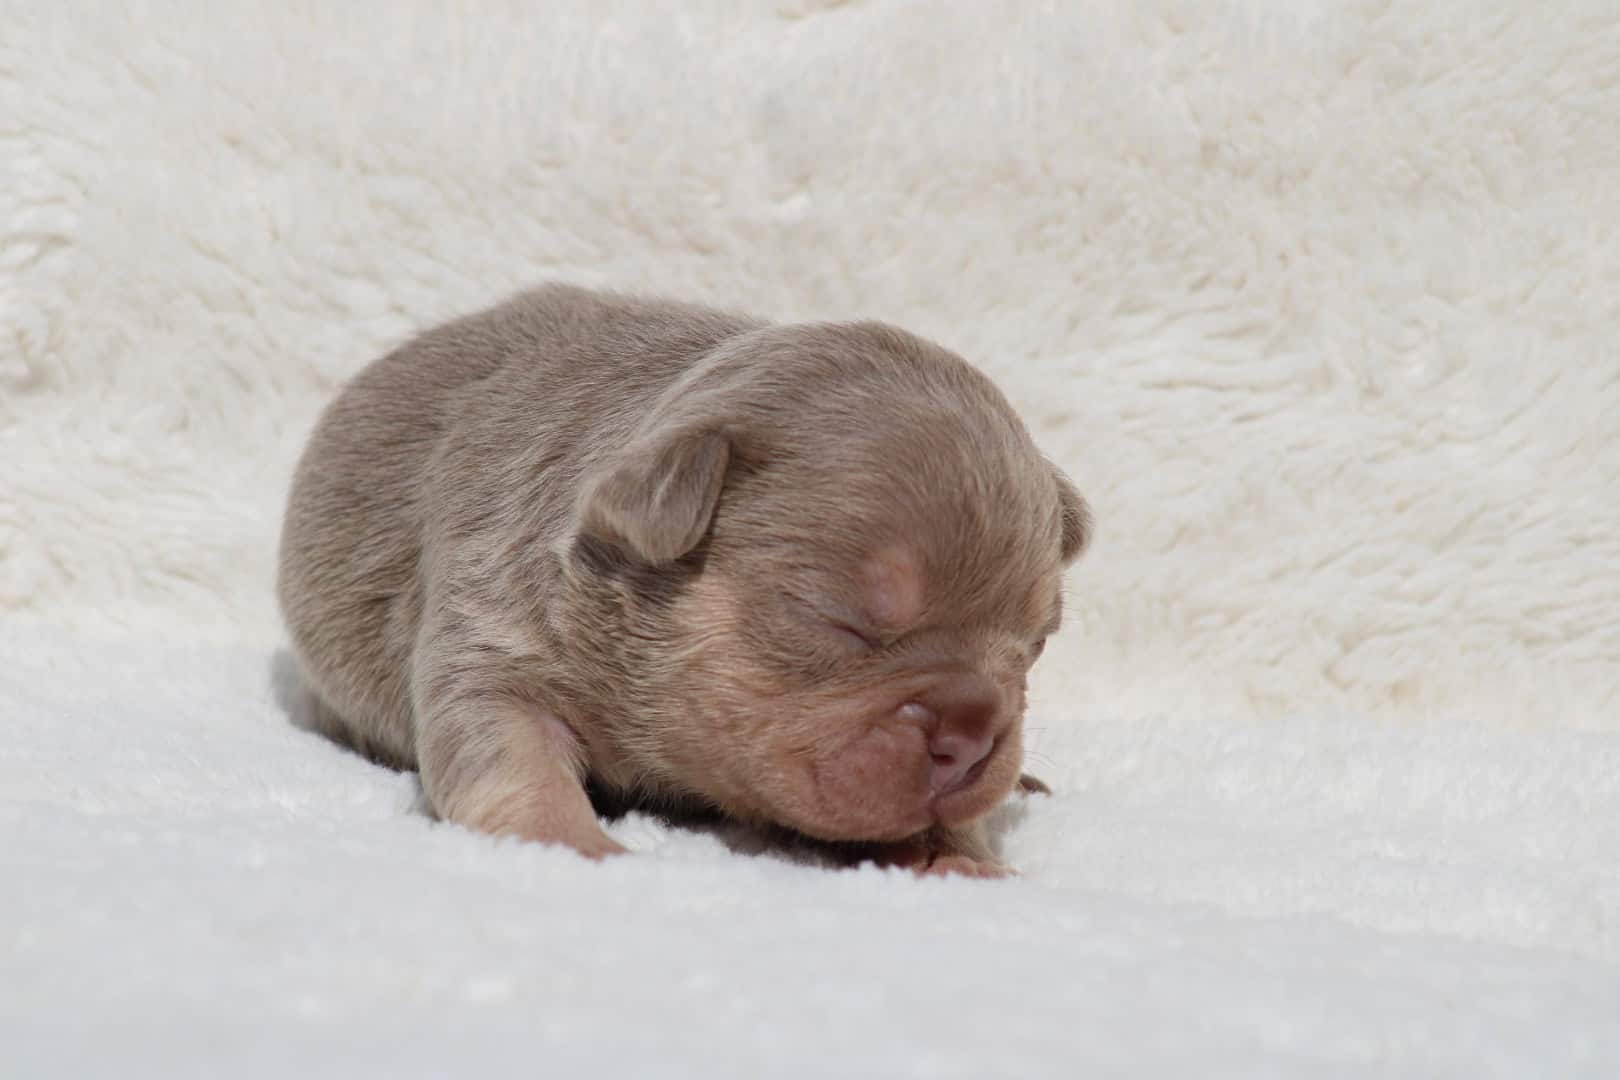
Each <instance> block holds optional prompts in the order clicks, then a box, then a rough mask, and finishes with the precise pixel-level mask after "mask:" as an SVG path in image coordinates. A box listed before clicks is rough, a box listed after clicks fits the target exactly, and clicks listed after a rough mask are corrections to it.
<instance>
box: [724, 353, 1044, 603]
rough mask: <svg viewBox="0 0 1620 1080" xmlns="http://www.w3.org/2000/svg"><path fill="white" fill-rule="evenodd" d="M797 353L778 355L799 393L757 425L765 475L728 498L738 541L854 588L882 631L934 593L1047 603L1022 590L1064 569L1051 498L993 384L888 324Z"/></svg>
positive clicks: (958, 598) (960, 599)
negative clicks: (801, 562) (798, 555)
mask: <svg viewBox="0 0 1620 1080" xmlns="http://www.w3.org/2000/svg"><path fill="white" fill-rule="evenodd" d="M798 344H799V346H800V347H799V348H797V349H789V350H785V351H784V352H782V353H779V354H777V355H776V356H774V357H772V360H771V362H772V363H773V364H775V365H778V371H779V373H780V375H781V376H782V377H784V378H785V377H787V376H790V375H797V376H798V380H799V385H798V386H796V387H795V390H796V391H797V392H795V393H792V394H784V395H782V397H781V398H780V399H779V402H778V403H777V405H776V407H775V408H774V409H772V410H771V412H772V413H774V415H772V416H770V418H769V419H768V420H767V422H766V423H763V424H761V425H760V428H759V431H758V435H757V437H756V439H755V454H754V456H755V460H756V462H757V465H758V467H757V469H756V470H755V472H754V474H753V475H752V477H749V478H744V479H743V480H742V481H741V483H740V487H739V490H738V491H737V493H736V497H735V498H734V499H732V500H728V501H729V503H730V506H729V507H728V509H729V510H730V511H731V512H732V515H730V516H734V517H735V518H736V520H735V521H734V525H736V526H737V527H738V531H739V532H740V533H741V534H742V535H743V536H747V537H749V538H751V539H752V540H753V541H755V542H758V543H761V544H770V545H772V546H779V547H782V548H784V549H786V550H793V549H798V550H801V551H803V552H804V555H803V558H804V559H805V560H806V561H807V562H819V563H821V564H822V565H820V566H818V567H814V568H813V569H820V570H824V571H827V572H831V573H837V574H839V575H840V576H842V577H845V578H847V579H849V580H851V581H852V583H853V584H855V585H857V586H858V587H859V589H860V592H861V595H862V597H863V599H864V602H865V606H866V607H867V609H868V613H869V614H871V615H872V616H873V617H874V618H876V619H878V620H879V621H881V622H883V623H886V624H889V625H896V626H902V625H906V624H909V623H911V622H912V621H914V620H915V619H917V618H918V617H919V616H920V615H921V614H922V613H923V612H924V611H925V609H927V608H928V607H930V605H937V604H938V603H940V601H941V598H942V597H944V598H949V599H950V600H951V601H952V602H953V603H955V604H958V605H960V604H962V603H965V602H967V601H969V600H972V599H974V598H978V599H982V600H983V601H985V602H987V603H1017V604H1020V605H1023V604H1025V603H1026V601H1027V603H1029V604H1037V605H1041V604H1044V603H1046V602H1047V601H1046V600H1045V599H1044V594H1043V596H1042V598H1041V599H1040V600H1036V599H1033V598H1030V597H1027V596H1026V594H1032V592H1033V591H1034V590H1033V588H1032V585H1031V582H1032V580H1033V579H1037V578H1040V579H1045V578H1047V577H1049V576H1050V575H1051V574H1052V573H1054V572H1055V571H1056V569H1057V568H1058V566H1059V562H1060V549H1061V547H1062V536H1061V532H1062V525H1061V510H1060V506H1059V492H1058V489H1057V487H1056V485H1055V480H1054V474H1053V471H1052V470H1051V467H1050V466H1049V465H1048V464H1047V463H1046V462H1045V460H1044V459H1043V458H1042V457H1041V456H1040V454H1039V453H1038V452H1037V450H1036V449H1035V446H1034V444H1033V442H1032V441H1031V440H1030V438H1029V435H1028V433H1027V432H1026V431H1025V429H1024V428H1023V425H1022V423H1021V422H1020V421H1019V420H1018V418H1017V416H1016V414H1014V413H1013V411H1012V409H1011V407H1010V406H1009V405H1008V404H1007V402H1006V400H1005V399H1004V398H1003V397H1002V396H1001V394H1000V392H999V391H997V390H996V389H995V387H994V386H993V385H992V384H991V383H990V382H989V380H988V379H986V378H985V377H984V376H983V375H982V374H980V373H979V372H978V371H976V370H974V369H973V368H971V367H970V366H969V365H968V364H966V362H965V361H962V360H961V359H960V358H957V357H955V356H953V355H951V354H949V353H947V352H945V351H944V350H941V349H938V348H937V347H935V346H931V345H929V344H928V343H926V342H922V341H920V340H918V339H914V338H911V337H910V336H909V335H904V334H901V333H899V332H896V331H893V330H891V329H890V328H887V327H876V328H872V327H865V326H855V327H836V328H823V329H822V332H821V333H820V334H819V335H817V336H816V337H815V338H813V339H811V340H809V341H807V342H806V341H801V342H799V343H798ZM788 569H790V568H788ZM807 569H812V568H810V567H807ZM1047 591H1050V589H1049V588H1048V589H1047Z"/></svg>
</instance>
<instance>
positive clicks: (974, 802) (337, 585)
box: [279, 286, 1089, 875]
mask: <svg viewBox="0 0 1620 1080" xmlns="http://www.w3.org/2000/svg"><path fill="white" fill-rule="evenodd" d="M1088 531H1089V521H1088V516H1087V512H1086V507H1085V504H1084V503H1083V502H1082V500H1081V498H1080V496H1079V495H1078V494H1077V493H1076V492H1075V489H1074V487H1073V486H1072V485H1071V484H1070V483H1069V481H1068V480H1067V479H1065V478H1064V477H1063V476H1062V475H1061V474H1060V473H1059V472H1058V471H1057V470H1056V469H1055V468H1054V467H1053V466H1052V465H1051V464H1049V463H1048V462H1047V461H1046V460H1045V459H1044V458H1043V457H1042V456H1041V454H1040V453H1039V452H1038V451H1037V449H1036V447H1035V445H1034V443H1033V442H1032V441H1031V439H1030V436H1029V433H1028V432H1027V431H1026V430H1025V428H1024V426H1023V424H1022V423H1021V422H1020V421H1019V419H1018V417H1017V416H1016V415H1015V414H1014V412H1013V410H1012V408H1011V407H1010V406H1009V405H1008V403H1007V401H1006V399H1005V398H1004V397H1002V395H1001V394H1000V393H999V392H998V391H997V390H996V389H995V387H994V386H993V385H992V384H991V383H990V382H989V380H988V379H986V378H985V377H984V376H983V375H982V374H981V373H979V372H978V371H977V370H975V369H974V368H973V367H971V366H970V365H968V364H967V363H966V362H965V361H963V360H962V359H960V358H958V357H956V356H954V355H952V354H951V353H949V352H946V351H945V350H943V349H941V348H939V347H938V346H935V345H932V344H930V343H928V342H926V341H923V340H920V339H918V338H916V337H913V336H911V335H909V334H906V333H904V332H902V331H900V330H897V329H894V328H892V327H889V326H886V325H883V324H880V323H845V324H814V325H798V326H781V325H771V324H768V323H764V322H759V321H756V320H753V319H748V318H742V317H738V316H734V315H728V314H723V313H721V312H717V311H710V310H707V309H704V308H699V307H692V306H687V305H682V304H675V303H665V302H656V301H649V300H642V299H633V298H627V297H624V296H617V295H609V294H603V293H595V292H588V291H584V290H581V289H575V288H567V287H561V286H553V287H547V288H542V289H539V290H536V291H533V292H529V293H526V294H523V295H520V296H518V297H516V298H515V299H513V300H511V301H508V302H507V303H505V304H503V305H501V306H499V307H496V308H494V309H492V310H489V311H485V312H483V313H481V314H477V315H473V316H471V317H468V318H464V319H461V320H459V321H456V322H452V323H450V324H448V325H446V326H443V327H440V328H439V329H436V330H433V331H431V332H429V333H426V334H424V335H422V336H421V337H419V338H417V339H415V340H414V341H411V342H410V343H408V344H406V345H405V346H403V347H402V348H400V349H398V350H396V351H395V352H393V353H390V354H389V355H387V356H384V357H383V358H381V359H380V360H377V361H376V362H374V363H373V364H371V365H370V366H369V367H367V368H366V369H365V370H364V371H362V372H361V373H360V374H359V375H358V376H357V377H356V378H355V379H354V380H353V381H352V382H351V383H350V384H349V385H348V386H347V387H346V388H345V389H344V390H343V392H342V393H341V394H340V395H339V396H338V398H337V399H336V400H335V401H334V402H333V403H332V404H331V405H330V406H329V407H328V408H327V410H326V411H325V413H324V414H323V415H322V417H321V419H320V421H319V424H318V425H317V427H316V430H315V433H314V435H313V436H312V438H311V441H310V444H309V446H308V448H307V449H306V450H305V452H304V455H303V458H302V461H301V462H300V464H299V467H298V471H297V475H296V477H295V479H294V482H293V486H292V493H291V497H290V500H289V503H288V507H287V514H286V521H285V526H284V529H283V533H282V538H281V553H280V580H279V593H280V600H281V606H282V610H283V612H284V615H285V617H286V621H287V625H288V628H289V630H290V632H291V636H292V640H293V647H294V651H295V654H296V656H297V657H298V660H299V663H300V665H301V667H302V670H303V674H304V678H305V683H306V685H307V686H308V687H309V688H310V690H311V691H312V693H313V695H314V697H315V698H316V699H317V700H316V701H315V703H314V706H315V709H316V713H317V716H318V726H319V727H321V728H322V729H323V730H324V731H325V732H326V733H328V734H330V735H332V736H334V737H336V738H339V739H341V740H342V741H344V742H346V743H349V744H351V745H353V746H355V747H357V748H359V749H361V750H362V751H364V752H366V753H368V754H370V755H371V756H373V757H375V758H377V759H379V760H382V761H385V762H388V763H391V764H393V765H396V766H399V767H402V768H416V769H419V770H420V772H421V778H422V784H423V788H424V790H425V792H426V794H427V797H428V800H429V801H430V803H431V804H432V807H433V810H434V811H435V813H437V814H438V815H439V816H440V817H441V818H443V819H447V820H449V821H452V822H457V823H460V824H462V825H465V826H467V827H470V828H473V829H478V830H483V831H487V832H492V833H504V834H511V835H515V836H520V837H525V838H528V839H532V840H539V841H544V842H549V843H560V844H567V845H569V846H570V847H572V848H574V849H576V850H577V851H580V852H583V853H584V854H586V855H590V856H603V855H608V854H611V853H614V852H619V851H622V850H624V849H623V848H621V847H620V846H619V845H618V844H617V843H615V842H614V841H613V840H612V839H610V838H609V837H608V836H607V834H606V833H604V832H603V831H602V828H601V826H600V825H599V823H598V821H597V818H596V816H595V812H594V810H593V808H592V805H591V802H590V800H589V798H588V797H587V794H586V786H587V784H589V785H591V786H592V787H593V788H596V789H600V790H601V791H604V792H607V793H609V794H611V795H613V796H615V797H617V798H619V799H621V800H624V801H628V802H631V803H639V804H643V805H652V806H655V807H658V806H661V807H666V808H680V807H691V808H708V809H711V810H718V811H719V812H720V813H721V814H723V815H726V816H729V817H731V818H733V819H737V820H740V821H744V822H750V823H758V824H769V825H775V826H786V827H787V828H789V829H792V830H795V831H797V832H799V833H803V834H805V835H808V836H810V837H814V838H819V839H822V840H829V841H862V842H867V844H869V845H871V848H872V849H873V850H875V851H876V852H877V854H878V855H879V857H881V858H882V859H883V860H885V861H888V862H891V863H899V864H903V865H909V866H913V867H916V868H918V869H923V870H933V871H953V872H960V873H970V874H985V875H994V874H999V873H1002V872H1005V868H1003V867H1002V866H1001V865H1000V864H999V863H998V862H997V861H996V860H995V858H994V857H993V855H992V853H991V851H990V850H989V848H988V846H987V844H986V841H985V837H984V836H983V835H982V832H981V830H980V828H979V827H978V825H977V823H978V822H979V821H980V819H981V818H982V817H983V816H984V815H985V814H986V813H987V812H988V811H990V810H991V809H992V808H994V807H995V806H996V805H997V804H998V803H1000V802H1001V801H1002V800H1003V799H1004V798H1005V797H1006V795H1007V794H1008V793H1009V792H1010V791H1011V790H1012V789H1013V788H1014V787H1015V786H1017V785H1018V784H1019V782H1020V773H1019V770H1020V763H1021V758H1022V745H1021V734H1022V718H1023V711H1024V685H1025V677H1026V675H1027V674H1028V672H1029V669H1030V665H1031V664H1033V663H1034V662H1035V659H1036V657H1038V656H1039V655H1040V652H1041V647H1042V643H1043V642H1044V641H1045V640H1046V637H1047V636H1048V635H1049V634H1051V633H1052V632H1053V631H1054V630H1056V629H1057V626H1058V619H1059V604H1060V597H1059V584H1060V575H1061V571H1062V568H1063V566H1064V565H1065V564H1067V563H1068V562H1070V561H1071V560H1073V559H1074V558H1075V557H1076V556H1077V555H1078V554H1079V553H1080V552H1081V550H1082V549H1083V548H1084V547H1085V545H1086V541H1087V536H1088ZM1030 783H1034V781H1030Z"/></svg>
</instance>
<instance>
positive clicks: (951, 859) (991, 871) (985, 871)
mask: <svg viewBox="0 0 1620 1080" xmlns="http://www.w3.org/2000/svg"><path fill="white" fill-rule="evenodd" d="M918 873H921V874H924V875H926V876H928V877H933V876H936V875H939V876H943V875H946V874H954V875H957V876H960V877H974V878H1005V877H1017V876H1018V872H1017V871H1016V870H1014V869H1013V868H1012V867H1010V866H1005V865H1003V864H1002V863H999V862H996V861H995V860H994V859H976V858H974V857H973V856H972V855H936V856H935V857H934V858H933V859H932V860H930V862H929V863H928V865H927V866H925V867H923V868H922V869H921V870H919V871H918Z"/></svg>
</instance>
